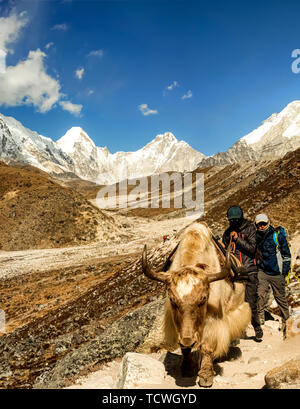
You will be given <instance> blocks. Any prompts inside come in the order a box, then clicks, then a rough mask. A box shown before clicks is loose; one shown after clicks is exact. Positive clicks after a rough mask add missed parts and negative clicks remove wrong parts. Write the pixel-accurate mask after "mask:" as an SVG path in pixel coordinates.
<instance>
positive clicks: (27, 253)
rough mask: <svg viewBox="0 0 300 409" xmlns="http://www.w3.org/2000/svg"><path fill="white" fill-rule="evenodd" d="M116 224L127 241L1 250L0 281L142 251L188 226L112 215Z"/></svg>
mask: <svg viewBox="0 0 300 409" xmlns="http://www.w3.org/2000/svg"><path fill="white" fill-rule="evenodd" d="M114 217H115V218H116V219H117V221H118V223H119V224H121V225H124V226H126V227H124V229H125V230H126V232H127V233H128V235H132V236H133V239H132V240H130V241H129V242H127V243H126V242H120V243H115V242H113V243H112V242H103V241H102V242H95V243H92V244H89V245H86V246H82V245H81V246H74V247H65V248H52V249H38V250H21V251H0V266H1V268H0V280H1V279H7V278H12V277H14V276H18V275H20V274H27V273H32V272H35V271H39V272H41V271H50V270H52V269H58V268H66V267H71V266H73V265H80V264H83V263H85V262H92V260H93V259H100V258H103V257H109V256H116V255H120V254H131V253H135V252H137V251H140V252H142V249H143V246H144V244H145V243H147V244H148V246H149V247H151V246H152V245H157V244H160V243H162V236H163V235H164V234H173V233H175V232H177V231H179V230H180V229H182V228H183V227H184V226H186V225H187V224H189V223H190V220H189V219H187V218H185V217H183V218H178V219H175V220H174V219H173V220H172V219H166V220H161V221H157V220H150V219H145V218H142V217H141V218H138V217H133V218H128V217H127V216H122V215H115V216H114Z"/></svg>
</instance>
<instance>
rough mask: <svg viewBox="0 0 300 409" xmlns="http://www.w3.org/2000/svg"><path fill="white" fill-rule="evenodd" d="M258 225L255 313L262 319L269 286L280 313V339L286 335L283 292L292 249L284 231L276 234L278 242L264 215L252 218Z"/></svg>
mask: <svg viewBox="0 0 300 409" xmlns="http://www.w3.org/2000/svg"><path fill="white" fill-rule="evenodd" d="M255 224H256V227H257V261H258V315H259V318H260V322H261V323H263V320H264V307H265V305H266V303H267V299H268V295H269V286H270V287H271V289H272V292H273V295H274V298H275V301H276V302H277V304H278V307H279V309H280V312H281V316H282V331H283V338H284V339H285V337H286V320H287V319H288V318H289V305H288V301H287V298H286V294H285V277H286V276H287V274H288V272H289V270H290V264H291V252H290V249H289V245H288V242H287V240H286V237H285V235H284V234H282V233H279V234H278V235H277V236H276V237H277V241H278V244H277V243H276V240H275V238H274V233H275V229H274V227H273V226H271V224H270V221H269V218H268V216H267V215H266V214H259V215H258V216H256V218H255Z"/></svg>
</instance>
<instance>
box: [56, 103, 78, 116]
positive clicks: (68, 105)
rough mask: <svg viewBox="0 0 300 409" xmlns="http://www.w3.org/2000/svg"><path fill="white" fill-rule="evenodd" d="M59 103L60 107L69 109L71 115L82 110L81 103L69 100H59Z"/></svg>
mask: <svg viewBox="0 0 300 409" xmlns="http://www.w3.org/2000/svg"><path fill="white" fill-rule="evenodd" d="M59 105H60V106H61V107H62V109H64V110H65V111H69V112H70V113H71V114H73V115H79V114H80V113H81V110H82V105H81V104H72V102H70V101H60V102H59Z"/></svg>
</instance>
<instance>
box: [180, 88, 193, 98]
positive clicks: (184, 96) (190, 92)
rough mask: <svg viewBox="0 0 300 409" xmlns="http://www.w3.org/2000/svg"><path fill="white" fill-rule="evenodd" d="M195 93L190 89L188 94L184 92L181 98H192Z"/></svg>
mask: <svg viewBox="0 0 300 409" xmlns="http://www.w3.org/2000/svg"><path fill="white" fill-rule="evenodd" d="M192 96H193V93H192V91H191V90H188V92H187V93H186V94H184V95H183V96H182V97H181V99H188V98H192Z"/></svg>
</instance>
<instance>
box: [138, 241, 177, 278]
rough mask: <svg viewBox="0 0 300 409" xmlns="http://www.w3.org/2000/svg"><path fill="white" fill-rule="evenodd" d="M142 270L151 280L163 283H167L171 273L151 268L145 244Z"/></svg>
mask: <svg viewBox="0 0 300 409" xmlns="http://www.w3.org/2000/svg"><path fill="white" fill-rule="evenodd" d="M142 271H143V273H144V274H145V276H147V277H148V278H150V279H151V280H156V281H160V282H162V283H167V282H168V281H169V280H170V274H168V273H167V272H162V271H160V272H155V271H153V270H151V268H150V267H149V264H148V261H147V246H146V244H145V245H144V250H143V256H142Z"/></svg>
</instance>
